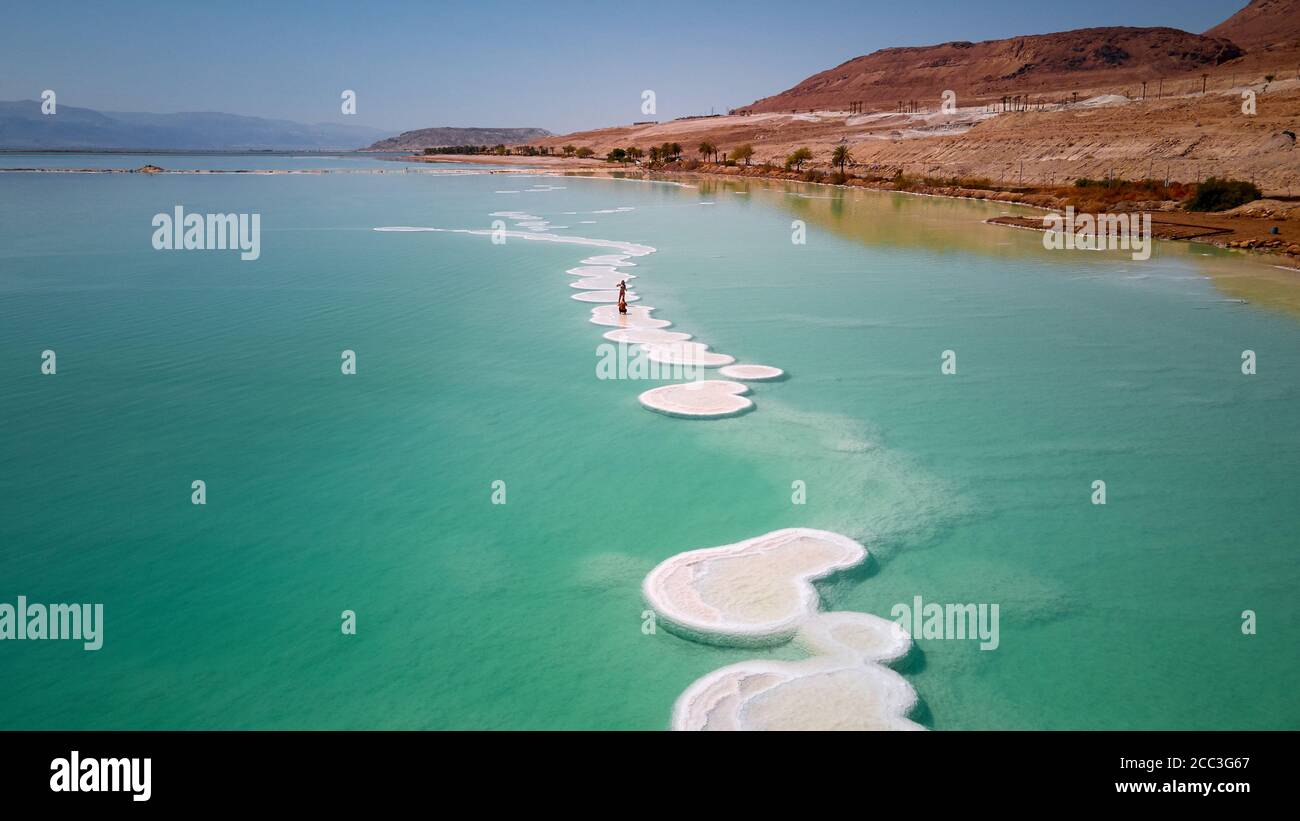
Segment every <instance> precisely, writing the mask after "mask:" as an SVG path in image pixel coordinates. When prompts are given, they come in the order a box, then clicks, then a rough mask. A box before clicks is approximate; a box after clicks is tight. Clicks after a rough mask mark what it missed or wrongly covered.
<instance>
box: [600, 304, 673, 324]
mask: <svg viewBox="0 0 1300 821" xmlns="http://www.w3.org/2000/svg"><path fill="white" fill-rule="evenodd" d="M653 310H654V308H652V307H650V306H649V305H638V306H636V307H633V308H628V309H627V313H625V314H620V313H619V312H618V306H617V305H601V306H600V307H598V308H592V309H591V321H592V323H593V324H595V325H609V326H611V327H614V328H631V329H635V330H645V329H646V328H667V327H668V326H669V325H671V324H673V323H672V322H671V321H670V320H667V319H655V318H654V317H652V316H650V312H651V311H653Z"/></svg>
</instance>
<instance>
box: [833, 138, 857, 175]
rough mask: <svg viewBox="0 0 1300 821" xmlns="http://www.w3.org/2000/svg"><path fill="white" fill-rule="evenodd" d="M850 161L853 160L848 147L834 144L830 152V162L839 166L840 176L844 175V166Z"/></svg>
mask: <svg viewBox="0 0 1300 821" xmlns="http://www.w3.org/2000/svg"><path fill="white" fill-rule="evenodd" d="M851 162H853V155H852V154H850V153H849V147H848V146H847V145H837V146H835V151H834V153H832V154H831V164H832V165H838V166H839V167H840V176H841V177H843V176H844V166H846V165H848V164H849V163H851Z"/></svg>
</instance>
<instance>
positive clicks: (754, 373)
mask: <svg viewBox="0 0 1300 821" xmlns="http://www.w3.org/2000/svg"><path fill="white" fill-rule="evenodd" d="M718 373H719V374H721V375H722V376H725V377H727V378H728V379H743V380H745V381H746V382H762V381H764V380H768V379H780V378H781V377H782V376H785V371H783V370H781V369H780V368H773V367H772V366H771V365H728V366H727V367H725V368H723V369H722V370H720V371H718Z"/></svg>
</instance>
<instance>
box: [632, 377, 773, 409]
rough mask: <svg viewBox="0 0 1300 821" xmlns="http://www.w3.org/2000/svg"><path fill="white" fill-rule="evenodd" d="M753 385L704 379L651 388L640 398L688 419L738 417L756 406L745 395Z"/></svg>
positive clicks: (642, 401)
mask: <svg viewBox="0 0 1300 821" xmlns="http://www.w3.org/2000/svg"><path fill="white" fill-rule="evenodd" d="M746 393H749V387H748V386H747V385H742V384H741V383H739V382H728V381H726V380H723V379H703V380H700V381H698V382H681V383H678V384H675V385H664V386H662V387H658V388H651V389H650V390H648V391H646V392H645V393H643V394H641V395H640V396H638V397H637V398H638V399H639V400H641V404H642V405H645V406H646V407H647V408H649V409H650V410H652V411H657V412H659V413H663V414H667V415H668V416H680V417H683V418H686V419H718V418H721V417H724V416H737V415H739V414H742V413H744V412H745V411H747V410H749V409H750V408H752V407H754V403H753V402H751V401H750V400H748V399H746V398H745V397H744V396H743V395H742V394H746Z"/></svg>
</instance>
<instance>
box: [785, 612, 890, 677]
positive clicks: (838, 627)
mask: <svg viewBox="0 0 1300 821" xmlns="http://www.w3.org/2000/svg"><path fill="white" fill-rule="evenodd" d="M794 640H795V643H796V644H798V645H799V646H801V647H803V648H804V649H805V650H807V651H808V652H809V653H812V654H813V655H816V656H838V657H841V658H846V659H848V660H850V661H854V662H858V663H863V662H876V663H881V664H884V663H888V662H891V661H897V660H898V659H901V658H902V657H903V656H906V655H907V653H908V651H910V650H911V649H912V636H911V635H910V634H909V633H908V632H907V631H906V630H904V629H903V627H902V626H901V625H900V624H899V623H898V622H896V621H890V620H889V619H882V618H881V617H880V616H873V615H871V614H870V613H854V612H852V611H844V612H839V613H818V614H817V615H815V616H811V617H809V618H808V619H806V620H805V621H804V623H803V624H802V625H800V627H799V632H798V633H796V634H795V637H794Z"/></svg>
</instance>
